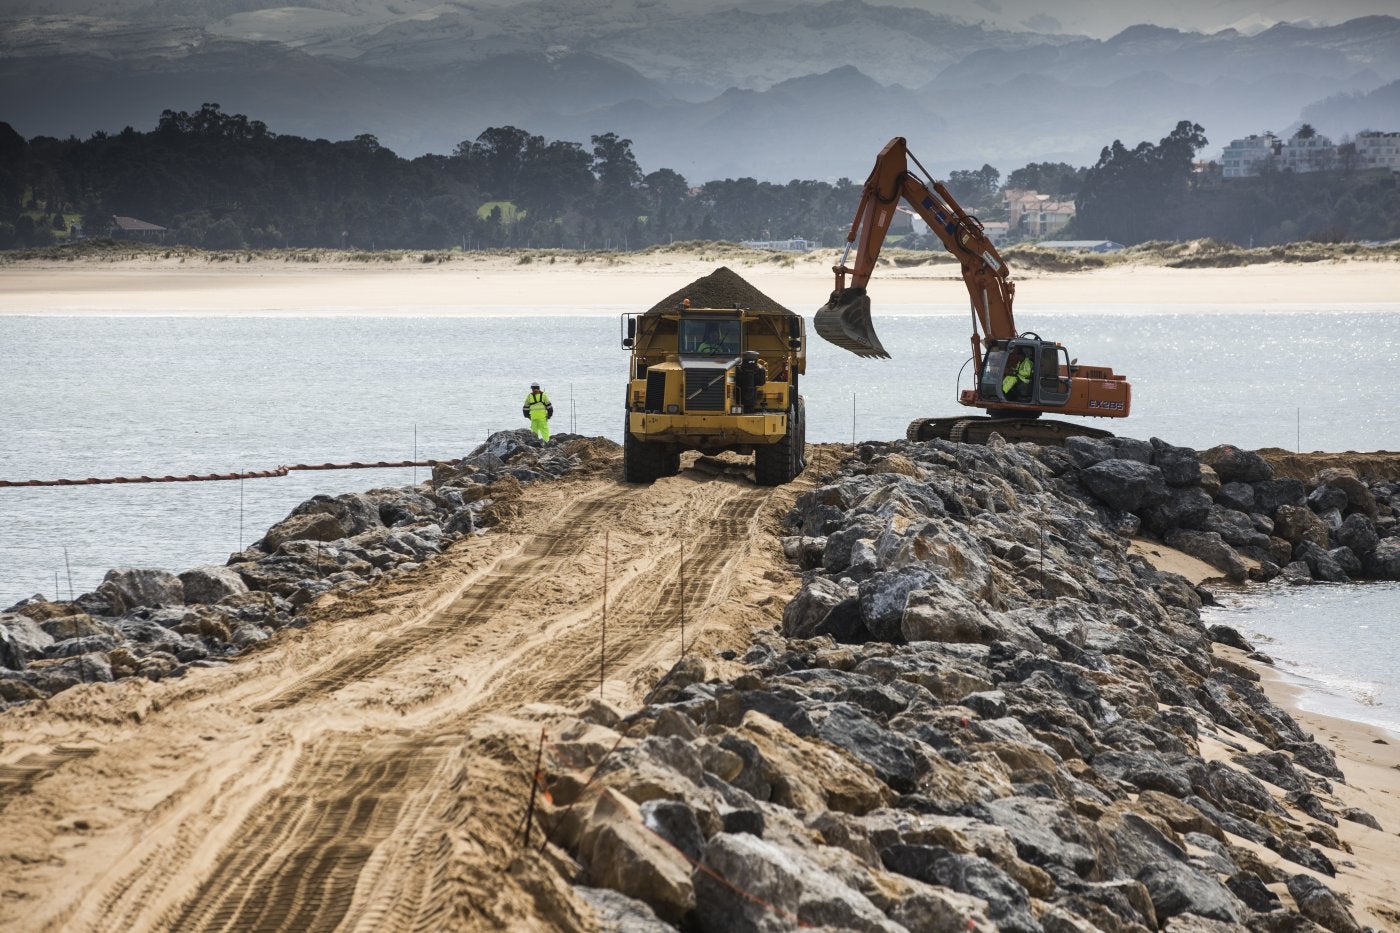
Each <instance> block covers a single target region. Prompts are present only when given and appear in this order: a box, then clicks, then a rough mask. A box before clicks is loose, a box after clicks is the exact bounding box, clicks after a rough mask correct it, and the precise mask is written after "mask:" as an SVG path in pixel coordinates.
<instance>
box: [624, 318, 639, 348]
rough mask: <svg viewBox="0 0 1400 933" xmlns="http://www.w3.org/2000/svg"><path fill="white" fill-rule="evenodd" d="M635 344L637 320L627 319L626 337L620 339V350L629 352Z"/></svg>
mask: <svg viewBox="0 0 1400 933" xmlns="http://www.w3.org/2000/svg"><path fill="white" fill-rule="evenodd" d="M636 342H637V319H636V318H634V317H629V318H628V319H627V336H626V337H623V338H622V349H624V350H630V349H632V347H633V346H634V345H635V344H636Z"/></svg>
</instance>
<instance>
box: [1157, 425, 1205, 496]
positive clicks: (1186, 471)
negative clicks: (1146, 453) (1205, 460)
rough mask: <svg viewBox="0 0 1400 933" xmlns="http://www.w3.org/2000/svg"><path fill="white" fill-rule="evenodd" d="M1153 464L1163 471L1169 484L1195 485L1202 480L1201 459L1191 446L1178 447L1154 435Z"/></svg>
mask: <svg viewBox="0 0 1400 933" xmlns="http://www.w3.org/2000/svg"><path fill="white" fill-rule="evenodd" d="M1151 444H1152V465H1153V466H1155V467H1156V468H1157V469H1159V470H1161V471H1162V477H1163V478H1164V479H1165V480H1166V481H1167V485H1168V486H1194V485H1196V484H1197V483H1199V482H1200V481H1201V461H1200V458H1199V457H1197V456H1196V452H1195V451H1194V450H1192V449H1191V448H1190V447H1176V446H1173V445H1172V444H1168V443H1167V442H1166V441H1164V440H1162V439H1161V438H1157V437H1154V438H1152V440H1151Z"/></svg>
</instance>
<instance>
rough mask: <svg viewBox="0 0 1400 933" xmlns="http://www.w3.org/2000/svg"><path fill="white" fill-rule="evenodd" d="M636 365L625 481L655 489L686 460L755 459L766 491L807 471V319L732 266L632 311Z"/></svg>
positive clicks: (626, 322)
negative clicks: (723, 455)
mask: <svg viewBox="0 0 1400 933" xmlns="http://www.w3.org/2000/svg"><path fill="white" fill-rule="evenodd" d="M622 327H623V336H622V346H623V348H624V349H627V350H630V351H631V353H632V356H631V359H630V361H629V363H628V367H629V369H628V381H627V420H626V425H625V433H624V438H623V444H622V463H623V467H622V469H623V478H624V479H626V480H627V482H629V483H650V482H652V481H654V480H656V479H658V478H660V477H662V476H674V475H675V474H676V473H677V472H679V471H680V464H681V453H682V451H686V450H698V451H700V452H702V453H706V454H715V453H719V452H721V451H725V450H730V451H736V452H738V453H744V454H747V453H752V454H753V455H754V474H755V478H756V479H757V481H758V483H759V485H762V486H779V485H781V484H783V483H786V482H788V481H790V480H792V479H793V478H794V477H796V476H797V474H799V473H801V472H802V468H803V467H804V466H806V463H807V458H806V452H805V446H806V434H807V432H806V412H805V406H804V405H803V402H802V396H800V395H799V394H798V393H797V385H798V377H799V376H801V375H802V373H803V372H804V371H805V369H806V366H807V351H806V349H805V346H804V342H803V340H804V337H805V332H804V327H803V321H802V317H801V316H800V315H797V314H794V313H793V312H791V311H789V310H788V309H787V308H784V307H782V306H781V305H779V304H778V303H777V302H775V301H773V300H772V299H771V298H768V297H767V296H766V295H764V294H763V293H762V292H760V291H758V290H757V289H756V288H754V287H753V286H751V285H749V284H748V283H747V282H745V281H744V280H743V279H742V278H741V277H740V276H738V275H737V274H735V273H734V272H731V271H730V270H729V269H727V268H720V269H717V270H716V271H715V272H713V273H711V274H710V275H707V276H705V277H703V278H701V279H697V280H696V281H695V282H692V283H691V284H690V285H689V286H687V287H686V288H683V289H681V290H680V291H678V292H676V293H674V294H672V295H670V296H668V297H667V298H665V299H662V301H661V302H659V303H658V304H657V305H656V306H655V307H653V308H652V309H651V310H649V311H647V312H645V313H642V314H625V315H623V319H622Z"/></svg>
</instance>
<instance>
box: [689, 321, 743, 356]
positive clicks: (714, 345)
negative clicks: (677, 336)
mask: <svg viewBox="0 0 1400 933" xmlns="http://www.w3.org/2000/svg"><path fill="white" fill-rule="evenodd" d="M739 332H740V329H739V322H738V321H733V320H719V319H715V318H710V319H705V318H686V319H683V320H682V321H681V352H682V353H699V354H702V355H705V356H720V355H733V354H736V353H738V352H739V351H740V349H742V348H741V347H740V346H739Z"/></svg>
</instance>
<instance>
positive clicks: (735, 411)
mask: <svg viewBox="0 0 1400 933" xmlns="http://www.w3.org/2000/svg"><path fill="white" fill-rule="evenodd" d="M729 413H730V414H731V415H742V414H743V413H744V408H743V406H742V405H730V406H729Z"/></svg>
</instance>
